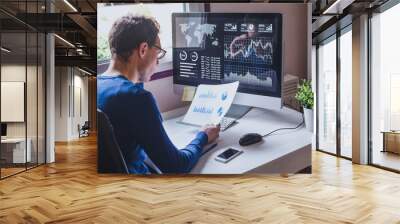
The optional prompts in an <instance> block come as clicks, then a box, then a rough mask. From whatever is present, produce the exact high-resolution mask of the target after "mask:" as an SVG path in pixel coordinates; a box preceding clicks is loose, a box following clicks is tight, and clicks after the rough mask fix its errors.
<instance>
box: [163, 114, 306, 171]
mask: <svg viewBox="0 0 400 224" xmlns="http://www.w3.org/2000/svg"><path fill="white" fill-rule="evenodd" d="M186 110H187V108H179V109H176V110H174V111H169V112H167V113H164V114H163V117H164V120H165V121H164V127H165V129H166V131H167V133H168V135H169V137H170V138H171V140H172V142H173V143H174V144H175V145H176V146H177V147H179V148H182V147H185V146H186V145H187V144H188V143H189V142H190V141H191V140H192V139H193V137H194V136H195V134H196V132H197V131H198V129H199V128H196V127H193V126H189V125H185V124H181V123H179V122H178V121H180V120H181V119H182V115H183V114H184V113H185V112H186ZM301 120H302V118H301V113H299V112H297V111H294V110H291V109H288V108H283V109H282V110H280V111H272V110H263V109H258V108H253V109H252V110H251V111H250V112H249V113H247V114H246V115H245V116H244V117H243V118H241V119H240V120H238V123H237V124H236V125H234V126H232V127H230V128H229V129H227V130H226V131H224V132H221V133H220V137H219V139H218V140H217V142H218V146H217V147H215V148H214V149H212V150H211V151H209V152H208V153H206V154H205V155H203V156H202V157H201V158H200V160H199V161H198V163H197V165H196V166H195V167H194V168H193V170H192V172H191V173H194V174H195V173H201V174H241V173H296V172H298V171H300V170H302V169H304V168H310V167H311V138H312V133H311V132H309V131H307V130H306V128H305V127H304V126H302V127H300V128H298V129H296V130H282V131H278V132H276V133H274V134H272V135H270V136H268V137H266V138H264V140H263V141H262V142H259V143H257V144H254V145H250V146H240V145H239V139H240V137H242V136H243V135H244V134H246V133H250V132H253V133H259V134H266V133H268V132H270V131H273V130H275V129H278V128H284V127H296V126H297V125H298V124H299V123H300V122H301ZM206 147H207V146H206ZM229 147H232V148H236V149H239V150H243V153H242V154H241V155H239V156H238V157H236V158H234V159H233V160H231V161H230V162H228V163H221V162H218V161H216V160H215V157H216V156H217V155H218V154H219V153H221V152H223V151H224V150H225V149H227V148H229Z"/></svg>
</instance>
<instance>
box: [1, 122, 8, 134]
mask: <svg viewBox="0 0 400 224" xmlns="http://www.w3.org/2000/svg"><path fill="white" fill-rule="evenodd" d="M1 136H2V137H6V136H7V124H6V123H1Z"/></svg>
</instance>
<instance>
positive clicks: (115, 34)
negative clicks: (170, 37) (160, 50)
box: [108, 14, 160, 61]
mask: <svg viewBox="0 0 400 224" xmlns="http://www.w3.org/2000/svg"><path fill="white" fill-rule="evenodd" d="M159 30H160V25H159V24H158V22H157V21H156V20H155V19H153V18H150V17H145V16H134V15H132V14H128V15H125V16H122V17H121V18H119V19H117V20H116V21H115V22H114V24H113V25H112V27H111V30H110V33H109V34H108V43H109V45H110V51H111V55H112V56H114V55H117V56H118V57H120V58H121V59H123V60H124V61H127V60H128V58H129V56H131V54H132V50H133V49H135V48H137V47H139V45H140V44H141V43H143V42H147V43H148V44H149V45H150V46H153V45H154V44H155V42H156V39H157V35H158V33H159Z"/></svg>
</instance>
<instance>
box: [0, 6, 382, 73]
mask: <svg viewBox="0 0 400 224" xmlns="http://www.w3.org/2000/svg"><path fill="white" fill-rule="evenodd" d="M386 1H387V0H253V1H242V2H270V3H289V2H290V3H311V4H312V22H313V24H312V26H313V29H312V32H313V40H315V39H317V38H319V37H320V36H323V34H324V32H326V30H329V28H330V27H332V26H334V25H335V24H336V23H337V21H339V20H341V19H343V18H344V17H346V16H356V15H357V14H360V13H362V12H365V11H366V10H368V9H373V8H375V7H378V6H379V5H381V4H383V3H384V2H386ZM114 2H115V3H116V2H130V3H132V2H139V1H112V0H109V1H107V0H47V5H46V1H45V0H13V1H12V0H1V1H0V26H1V30H2V33H3V35H2V46H6V47H7V48H8V49H12V50H13V51H12V52H13V53H11V54H8V56H9V57H10V58H12V57H11V56H15V57H17V56H19V57H22V56H23V55H26V54H27V53H28V55H30V54H35V52H36V50H37V49H36V45H37V43H36V39H34V40H32V38H34V37H33V35H30V34H28V36H27V40H25V35H21V33H25V32H26V31H27V32H34V31H35V32H36V31H39V32H54V33H56V34H57V35H58V36H59V37H61V38H62V39H64V40H66V41H67V42H68V43H67V42H66V41H63V40H62V39H61V38H58V37H57V38H55V54H56V65H73V66H80V67H84V68H85V69H87V70H89V71H91V72H93V73H95V71H96V48H97V46H96V44H97V43H96V42H97V35H96V27H97V15H96V7H97V3H114ZM140 2H157V3H162V2H167V1H163V0H158V1H140ZM194 2H196V1H194ZM197 2H204V1H197ZM206 2H207V1H206ZM213 2H215V1H213ZM221 2H224V1H221ZM225 2H226V1H225ZM335 2H339V4H337V3H335ZM335 4H336V5H338V6H335V7H336V8H337V9H338V11H339V12H337V13H335V10H334V12H333V13H332V11H330V12H329V13H328V14H327V13H325V14H324V11H326V10H327V9H328V8H330V7H331V6H332V5H335ZM331 8H333V7H331ZM50 9H51V10H50ZM50 11H52V13H49V12H50ZM350 21H351V19H350ZM26 41H27V43H28V45H27V46H28V48H27V50H25V44H26V43H25V42H26ZM71 44H72V45H71ZM40 47H42V46H40ZM2 55H4V53H3V52H2Z"/></svg>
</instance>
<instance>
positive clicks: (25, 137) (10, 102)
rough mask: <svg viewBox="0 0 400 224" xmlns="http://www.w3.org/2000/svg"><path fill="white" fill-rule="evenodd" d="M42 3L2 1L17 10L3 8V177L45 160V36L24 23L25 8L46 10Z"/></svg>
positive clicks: (0, 38)
mask: <svg viewBox="0 0 400 224" xmlns="http://www.w3.org/2000/svg"><path fill="white" fill-rule="evenodd" d="M43 5H44V1H29V2H28V1H4V2H3V1H2V2H0V7H2V8H3V7H5V8H8V9H13V10H15V15H14V14H13V13H11V14H7V13H4V12H3V11H2V12H0V26H1V27H0V46H1V57H0V67H1V69H0V71H1V73H0V82H1V86H0V90H1V98H0V102H1V105H0V111H1V116H0V118H1V124H2V125H1V127H2V128H1V135H2V139H1V144H0V178H5V177H7V176H10V175H13V174H16V173H19V172H22V171H25V170H27V169H29V168H32V167H36V166H37V165H39V164H42V163H44V162H45V89H46V86H45V69H44V68H45V67H44V65H45V59H46V52H45V44H46V40H45V35H44V34H43V33H40V31H39V30H36V29H35V28H34V27H31V26H30V25H28V24H26V23H24V22H22V20H24V19H23V17H24V15H26V14H25V12H28V13H41V12H44V9H43ZM21 19H22V20H21ZM5 21H7V22H5Z"/></svg>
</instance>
